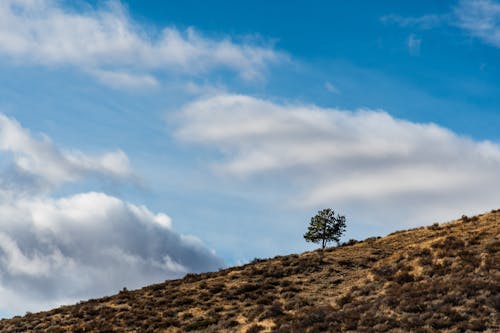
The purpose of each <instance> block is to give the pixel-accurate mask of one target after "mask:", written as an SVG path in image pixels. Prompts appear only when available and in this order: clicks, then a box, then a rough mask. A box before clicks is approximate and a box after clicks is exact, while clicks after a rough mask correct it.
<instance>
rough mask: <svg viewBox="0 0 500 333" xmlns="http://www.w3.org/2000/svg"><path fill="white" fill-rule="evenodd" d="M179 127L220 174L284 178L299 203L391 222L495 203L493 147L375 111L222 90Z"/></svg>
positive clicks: (196, 105)
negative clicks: (213, 155) (209, 155)
mask: <svg viewBox="0 0 500 333" xmlns="http://www.w3.org/2000/svg"><path fill="white" fill-rule="evenodd" d="M178 126H179V127H178V129H177V131H176V134H175V135H176V137H177V139H179V140H181V141H184V142H191V143H195V144H201V145H205V146H207V147H210V148H215V149H217V150H218V151H219V152H220V153H221V154H222V156H223V157H222V160H217V161H215V168H216V170H217V171H219V172H221V173H222V174H225V175H233V176H236V177H237V178H238V179H240V180H245V179H248V178H250V179H258V178H262V179H264V178H266V177H271V178H274V179H281V180H283V179H284V180H285V181H284V182H285V184H283V186H282V187H281V188H282V190H283V189H284V190H283V191H282V193H281V195H283V196H284V198H286V200H288V202H289V203H291V204H293V205H295V206H297V207H305V208H313V207H321V206H335V207H342V208H344V209H347V210H349V211H350V212H351V213H352V214H354V216H355V217H356V218H359V220H365V221H366V220H371V221H384V223H387V224H388V225H392V226H394V225H408V224H415V223H429V222H430V221H429V220H428V219H429V218H433V219H434V218H437V219H448V218H451V217H454V216H456V214H457V211H459V212H466V213H469V212H480V211H482V210H487V209H491V208H492V207H495V206H496V205H498V202H499V200H500V194H499V193H498V191H496V188H497V187H498V186H500V177H498V170H499V168H500V145H499V144H497V143H493V142H488V141H480V142H478V141H473V140H471V139H468V138H465V137H462V136H459V135H457V134H455V133H453V132H452V131H450V130H447V129H445V128H443V127H440V126H437V125H435V124H421V123H413V122H409V121H405V120H400V119H396V118H393V117H392V116H390V115H389V114H388V113H386V112H384V111H381V110H369V109H362V110H356V111H349V110H339V109H327V108H319V107H316V106H308V105H283V104H277V103H273V102H270V101H266V100H262V99H257V98H253V97H250V96H242V95H219V96H215V97H211V98H204V99H200V100H198V101H196V102H193V103H191V104H188V105H186V106H185V107H184V108H183V109H182V110H181V111H180V118H179V124H178ZM266 179H267V178H266ZM290 184H293V185H294V187H293V188H294V190H293V191H290V190H286V188H287V186H289V185H290ZM284 193H286V194H284Z"/></svg>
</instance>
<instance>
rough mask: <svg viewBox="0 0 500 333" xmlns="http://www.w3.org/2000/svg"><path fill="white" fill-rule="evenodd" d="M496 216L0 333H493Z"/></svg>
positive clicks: (207, 276)
mask: <svg viewBox="0 0 500 333" xmlns="http://www.w3.org/2000/svg"><path fill="white" fill-rule="evenodd" d="M499 228H500V210H496V211H492V212H491V213H488V214H484V215H479V216H476V217H473V218H468V217H466V216H464V217H462V219H460V220H457V221H454V222H450V223H447V224H442V225H439V224H437V223H436V224H433V225H431V226H429V227H421V228H417V229H412V230H407V231H397V232H394V233H392V234H390V235H388V236H386V237H383V238H380V237H377V238H369V239H366V240H364V241H360V242H356V241H350V242H348V243H347V244H344V245H343V246H341V247H337V248H328V249H326V250H325V251H323V252H322V251H313V252H306V253H303V254H300V255H297V254H293V255H289V256H280V257H275V258H272V259H267V260H254V261H253V262H252V263H250V264H247V265H244V266H240V267H233V268H229V269H225V270H221V271H219V272H213V273H204V274H197V275H195V274H188V275H187V276H186V277H185V278H183V279H179V280H171V281H166V282H164V283H160V284H156V285H151V286H148V287H145V288H142V289H140V290H135V291H127V290H123V291H121V292H120V293H119V294H117V295H114V296H110V297H104V298H101V299H93V300H89V301H85V302H81V303H79V304H76V305H72V306H63V307H60V308H57V309H54V310H51V311H47V312H41V313H36V314H28V315H26V316H24V317H15V318H12V319H8V320H2V321H0V331H1V332H45V331H46V332H53V333H55V332H184V331H201V332H249V333H254V332H269V331H272V332H325V331H329V332H339V331H342V332H347V331H352V332H388V331H392V332H438V331H439V332H471V331H472V332H499V331H500V324H499V310H500V270H499V265H500V254H499V250H500V240H499Z"/></svg>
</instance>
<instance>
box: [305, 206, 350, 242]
mask: <svg viewBox="0 0 500 333" xmlns="http://www.w3.org/2000/svg"><path fill="white" fill-rule="evenodd" d="M345 228H346V218H345V216H340V215H339V214H337V216H335V212H334V211H333V209H330V208H326V209H323V210H320V211H318V214H316V215H315V216H313V217H312V218H311V223H310V224H309V228H308V230H307V232H306V233H305V234H304V238H305V240H306V241H308V242H313V243H321V248H322V249H324V248H325V247H326V244H327V243H328V242H332V241H335V242H337V245H338V244H339V242H340V237H341V236H342V234H343V233H344V231H345Z"/></svg>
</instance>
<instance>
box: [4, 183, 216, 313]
mask: <svg viewBox="0 0 500 333" xmlns="http://www.w3.org/2000/svg"><path fill="white" fill-rule="evenodd" d="M0 216H2V221H1V224H0V272H1V273H0V311H2V312H4V311H7V312H8V313H22V312H23V311H28V310H29V311H34V310H40V309H43V308H47V307H49V306H50V307H53V306H56V305H59V304H63V303H68V302H76V301H78V300H81V299H87V298H90V297H96V296H100V295H105V294H111V293H115V292H117V291H118V290H119V289H121V288H122V287H127V288H138V287H141V286H144V285H147V284H151V283H153V282H160V281H163V280H165V279H170V278H176V277H180V276H182V275H184V274H185V273H187V272H192V271H194V272H199V271H208V270H214V269H217V268H220V267H222V265H223V263H222V262H221V260H220V259H219V258H218V257H217V256H216V255H214V254H213V252H212V251H210V250H209V249H207V248H205V247H204V246H203V245H202V244H201V242H200V241H199V240H197V239H195V240H193V237H192V236H190V237H186V236H183V235H179V234H178V233H176V232H175V231H174V230H173V229H172V227H171V222H170V218H169V217H168V216H167V215H165V214H162V213H158V214H155V213H153V212H151V211H149V210H148V209H147V208H145V207H143V206H136V205H133V204H130V203H127V202H124V201H122V200H120V199H118V198H115V197H111V196H108V195H106V194H103V193H95V192H90V193H82V194H77V195H73V196H69V197H63V198H58V199H54V198H33V197H31V198H26V199H22V200H16V201H5V200H2V202H1V204H0ZM13 299H14V300H16V302H12V300H13ZM13 303H14V304H13Z"/></svg>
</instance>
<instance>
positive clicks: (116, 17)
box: [0, 0, 283, 87]
mask: <svg viewBox="0 0 500 333" xmlns="http://www.w3.org/2000/svg"><path fill="white" fill-rule="evenodd" d="M0 54H3V55H5V56H8V57H10V58H12V59H15V61H19V62H29V63H39V64H43V65H50V66H54V65H72V66H76V67H78V68H80V69H82V70H84V71H86V72H88V73H90V74H92V75H94V76H96V77H97V78H98V79H99V80H101V81H103V82H105V83H108V84H112V85H114V86H126V87H130V86H131V85H132V86H134V87H135V86H138V85H141V84H142V85H145V86H151V85H155V83H156V79H155V78H154V77H152V76H151V73H150V72H151V71H154V70H160V71H167V72H175V73H182V74H189V75H190V74H199V73H204V72H207V71H210V70H214V69H217V68H221V69H229V70H232V71H234V72H236V73H238V74H239V75H240V76H241V77H242V78H244V79H248V80H251V79H255V78H258V77H260V76H261V75H262V72H263V71H264V70H265V69H266V67H267V65H268V64H269V63H273V62H276V61H278V60H280V59H282V58H283V55H282V54H280V53H279V52H276V51H275V50H273V49H272V48H271V47H268V46H261V45H257V44H251V43H246V42H244V43H243V42H242V43H236V42H234V41H232V40H231V39H230V38H228V37H226V38H219V39H214V38H208V37H204V36H202V35H201V34H200V33H198V32H196V31H195V30H194V29H193V28H188V29H186V30H179V29H177V28H175V27H168V28H164V29H163V30H162V31H161V32H160V33H159V34H155V33H152V32H151V31H147V30H146V29H145V28H143V27H142V26H141V25H140V24H138V23H136V22H134V21H133V20H132V19H131V18H130V17H129V16H128V14H127V12H126V10H125V8H124V7H123V6H122V5H121V3H120V2H117V1H115V2H109V3H108V5H107V6H106V7H103V8H99V9H88V8H87V10H86V11H85V12H83V13H76V12H74V11H73V10H71V9H69V8H66V7H64V6H62V4H61V3H60V2H59V1H56V0H32V1H28V0H23V1H20V0H5V1H2V2H0Z"/></svg>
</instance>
